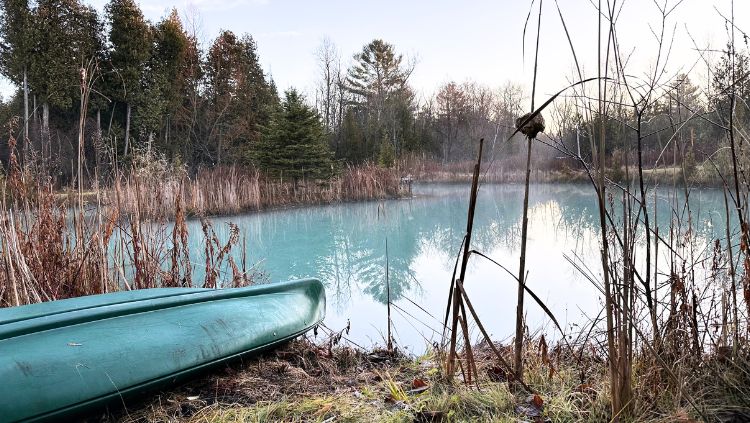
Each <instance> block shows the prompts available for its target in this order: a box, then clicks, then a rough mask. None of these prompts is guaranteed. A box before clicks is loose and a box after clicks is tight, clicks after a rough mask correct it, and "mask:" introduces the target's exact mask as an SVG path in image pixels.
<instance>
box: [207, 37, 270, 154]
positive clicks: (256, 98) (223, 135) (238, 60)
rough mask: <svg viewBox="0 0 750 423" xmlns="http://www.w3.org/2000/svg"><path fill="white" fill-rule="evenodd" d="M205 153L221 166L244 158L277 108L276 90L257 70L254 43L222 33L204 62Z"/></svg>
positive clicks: (250, 40) (247, 38)
mask: <svg viewBox="0 0 750 423" xmlns="http://www.w3.org/2000/svg"><path fill="white" fill-rule="evenodd" d="M206 80H207V90H206V97H207V102H208V107H207V113H206V119H207V122H208V123H209V124H210V127H211V130H210V131H209V133H208V140H207V142H208V146H207V147H208V148H207V153H208V156H209V158H210V160H211V162H213V163H215V164H221V163H222V162H226V161H228V160H227V157H228V158H229V160H231V161H235V160H237V159H238V158H242V157H247V155H248V152H249V151H250V150H252V149H253V148H254V146H255V145H257V144H258V143H259V141H260V137H261V125H263V124H265V123H266V122H268V121H269V119H270V115H271V113H272V112H273V110H274V109H276V108H277V107H278V98H277V97H276V95H275V88H274V87H272V86H271V85H270V84H269V83H268V82H267V81H266V78H265V75H264V74H263V70H262V69H261V67H260V63H259V61H258V55H257V46H256V44H255V40H254V39H253V38H252V37H251V36H249V35H244V36H242V37H239V38H238V37H237V36H236V35H235V34H234V33H233V32H231V31H224V32H222V33H221V34H220V35H219V36H218V37H217V38H216V39H215V40H214V42H213V44H212V45H211V47H210V48H209V51H208V59H207V62H206Z"/></svg>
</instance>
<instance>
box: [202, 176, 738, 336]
mask: <svg viewBox="0 0 750 423" xmlns="http://www.w3.org/2000/svg"><path fill="white" fill-rule="evenodd" d="M414 193H415V196H414V198H411V199H403V200H391V201H384V202H367V203H346V204H338V205H330V206H314V207H305V208H298V209H286V210H277V211H270V212H265V213H258V214H250V215H240V216H228V217H223V218H216V219H214V222H215V223H214V226H215V230H216V232H217V234H218V235H219V237H220V238H221V239H222V240H226V239H227V237H228V236H229V234H228V227H227V226H226V225H223V224H221V222H230V221H231V222H233V223H235V224H237V225H238V226H239V227H240V229H241V232H242V233H243V234H244V236H245V240H244V242H245V243H246V246H247V251H248V254H249V259H248V261H249V262H252V263H256V265H257V267H258V269H260V270H262V271H264V272H266V273H267V274H268V275H269V277H270V280H271V281H281V280H287V279H294V278H302V277H317V278H319V279H321V280H322V281H323V282H324V284H325V285H326V288H327V294H328V302H329V311H328V317H327V321H328V323H329V326H334V325H337V324H339V325H344V324H345V323H344V322H345V321H346V320H347V319H351V320H352V324H353V328H354V329H353V335H352V337H353V338H355V339H356V340H358V341H359V342H360V343H368V342H377V341H378V340H379V337H380V332H382V331H384V328H385V311H384V304H385V303H386V298H387V290H386V284H385V275H386V271H385V266H386V254H385V251H386V248H385V246H386V239H387V242H388V257H387V260H388V274H389V279H390V295H391V299H392V301H394V302H395V303H396V304H398V305H399V306H400V307H401V308H402V309H403V310H401V311H403V312H408V313H413V314H414V315H419V316H420V319H422V318H423V319H424V321H423V323H424V324H422V323H420V322H416V324H415V321H414V319H413V318H409V317H408V316H407V315H406V314H404V315H403V316H399V315H397V316H396V317H395V318H394V321H396V323H397V325H398V323H399V319H400V323H401V325H400V326H398V329H397V336H399V337H400V340H401V342H402V345H408V346H412V347H415V348H416V349H420V345H422V344H423V343H424V342H428V341H429V340H431V339H433V338H434V332H433V331H432V330H430V329H428V328H427V326H430V327H432V328H433V329H436V328H438V326H439V325H438V323H437V322H436V319H433V318H432V317H430V316H427V315H425V314H424V312H422V311H420V310H418V309H417V308H416V307H415V306H414V304H413V303H416V304H419V305H420V306H421V307H423V308H425V309H427V310H428V311H430V312H431V313H432V314H433V315H434V316H438V317H439V315H440V313H442V310H444V307H445V304H444V302H445V300H446V295H445V294H446V292H447V289H448V284H449V282H450V275H451V272H452V270H453V263H454V261H455V256H456V253H457V250H458V248H459V246H460V244H461V240H462V238H463V235H464V230H465V225H466V208H467V204H468V195H469V186H468V185H444V184H439V185H432V184H430V185H416V186H415V187H414ZM653 195H656V196H657V201H656V203H657V204H658V207H659V210H658V222H659V225H660V227H662V228H663V229H662V233H668V228H669V223H670V219H671V218H672V217H674V215H675V213H680V211H677V212H675V213H671V212H670V211H669V209H668V207H667V205H668V204H673V203H674V201H675V199H676V200H677V201H678V203H679V201H681V200H680V199H681V198H682V197H681V194H679V193H677V194H672V193H671V192H669V191H664V192H661V191H660V192H657V193H656V194H652V197H651V199H650V201H649V203H650V208H651V209H653V203H654V201H653ZM613 198H616V195H615V197H613ZM522 199H523V187H522V186H521V185H483V186H482V187H481V190H480V195H479V199H478V206H477V210H476V214H475V223H474V235H473V240H472V248H475V249H477V250H480V251H482V252H484V253H485V254H487V255H489V256H490V257H492V258H493V259H495V260H497V261H499V262H501V263H503V264H504V265H506V266H508V267H509V268H510V269H511V270H513V269H516V268H517V263H518V245H519V236H520V226H521V225H520V223H521V222H520V221H521V212H522V210H521V204H522ZM595 200H596V197H595V193H594V191H593V190H592V188H591V187H590V186H588V185H576V184H556V185H545V184H538V185H534V186H532V188H531V192H530V199H529V204H530V214H529V218H530V224H529V228H530V233H529V236H530V238H529V247H528V248H529V253H528V257H527V263H528V265H527V267H528V268H529V269H530V279H529V280H530V286H532V288H533V289H535V290H536V291H537V294H539V295H540V296H541V297H542V299H543V300H544V299H546V300H547V301H549V304H548V305H549V306H550V307H551V308H552V309H553V312H555V313H556V314H557V315H558V318H560V317H559V316H566V317H564V318H563V320H569V321H575V319H576V317H575V316H576V315H580V313H588V314H595V312H596V311H597V307H598V305H597V304H598V300H597V293H596V292H595V290H594V289H593V288H592V287H590V286H589V285H588V284H587V282H585V281H584V280H582V278H581V277H580V276H578V275H577V274H576V272H575V271H574V270H573V269H572V267H571V266H570V265H569V264H568V263H567V262H566V260H565V259H564V257H563V253H571V252H574V253H575V254H576V255H578V256H579V257H581V258H583V259H584V260H585V261H589V262H590V263H591V264H592V268H596V263H597V262H598V248H599V246H598V239H599V236H598V229H597V228H598V226H599V223H598V211H597V208H596V202H595ZM720 206H721V207H723V197H721V191H713V190H702V191H694V192H693V193H691V211H692V213H693V222H694V224H695V229H696V233H697V234H698V235H699V236H701V237H703V238H705V239H706V240H707V241H708V240H710V239H711V238H712V237H713V236H722V234H721V233H719V234H715V233H714V230H715V228H723V227H724V226H723V225H724V222H725V219H724V218H723V212H722V209H721V208H719V207H720ZM651 213H652V214H651V216H652V220H653V210H651ZM614 218H615V220H616V221H619V220H621V219H618V218H617V217H616V216H615V217H614ZM190 225H192V226H193V227H191V228H190V233H191V234H192V235H193V236H194V238H193V239H192V240H191V245H192V247H191V254H192V257H193V260H194V262H197V263H201V262H202V261H203V254H204V250H203V249H204V247H203V239H202V235H201V230H200V227H199V225H200V224H199V223H198V222H190ZM722 230H723V229H722ZM664 231H667V232H664ZM239 250H240V249H235V251H234V253H235V254H237V257H236V259H237V260H238V261H239V260H240V257H239V254H240V252H239ZM203 271H204V269H202V268H201V266H196V267H195V269H194V280H202V277H203V275H202V272H203ZM514 283H515V282H513V280H512V279H511V278H510V277H508V276H507V275H504V274H503V273H501V272H498V270H497V268H496V267H493V266H492V265H489V264H488V263H486V262H484V263H483V262H481V261H479V260H474V261H472V262H471V263H470V266H469V269H468V276H467V289H468V290H469V293H470V295H472V296H473V297H475V298H476V300H475V303H476V304H475V305H476V307H477V309H479V312H480V314H482V313H484V314H483V315H487V316H488V318H487V321H488V323H486V324H487V326H489V329H490V330H491V331H494V332H495V333H497V334H498V335H500V336H505V335H508V334H510V333H511V328H512V319H513V315H514V313H513V311H512V310H513V309H514V307H515V305H514V300H513V299H514V298H515V294H514V292H515V286H514V285H513V284H514ZM412 302H413V303H412ZM569 313H570V314H571V316H568V314H569ZM493 317H497V318H496V319H493ZM528 319H529V321H530V326H532V327H533V326H534V325H533V324H531V323H533V322H543V321H544V317H543V315H542V314H541V312H540V311H538V310H533V307H530V308H529V316H528ZM535 319H536V320H535ZM412 325H414V327H412Z"/></svg>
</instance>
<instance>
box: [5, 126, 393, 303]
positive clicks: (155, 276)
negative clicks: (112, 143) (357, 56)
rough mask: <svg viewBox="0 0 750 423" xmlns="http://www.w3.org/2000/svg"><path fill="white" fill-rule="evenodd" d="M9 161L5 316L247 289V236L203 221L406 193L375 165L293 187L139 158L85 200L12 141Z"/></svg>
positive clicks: (256, 176)
mask: <svg viewBox="0 0 750 423" xmlns="http://www.w3.org/2000/svg"><path fill="white" fill-rule="evenodd" d="M10 132H11V134H12V133H13V131H10ZM9 152H10V160H9V170H8V172H7V177H6V178H5V179H3V180H2V181H1V182H0V185H1V187H0V188H1V189H2V204H1V205H0V307H7V306H17V305H23V304H29V303H37V302H44V301H50V300H57V299H63V298H70V297H78V296H83V295H91V294H100V293H106V292H111V291H118V290H130V289H143V288H154V287H179V286H184V287H188V286H197V287H206V288H218V287H222V286H233V287H238V286H243V285H247V284H250V283H253V280H254V279H255V275H254V274H253V273H252V271H248V269H247V268H246V265H245V263H244V260H243V263H237V262H236V261H235V259H234V258H233V255H232V254H230V252H231V251H232V249H234V248H238V244H240V243H239V242H238V241H239V239H240V237H241V235H242V234H240V232H239V229H238V228H237V227H236V226H233V225H231V230H230V237H229V240H228V241H226V242H222V241H220V240H219V238H218V237H217V235H216V233H215V232H214V230H213V227H212V224H211V221H210V219H208V218H207V217H206V216H209V215H212V214H227V213H236V212H243V211H248V210H260V209H264V208H270V207H283V206H291V205H298V204H310V203H327V202H335V201H355V200H365V199H373V198H386V197H393V196H397V195H399V193H401V185H400V179H399V177H398V170H395V169H381V168H379V167H376V166H374V165H363V166H358V167H347V168H345V169H344V170H343V172H342V173H341V174H340V175H339V176H337V177H336V178H334V179H332V180H330V181H299V182H297V183H294V182H292V181H280V180H272V179H267V178H265V177H263V176H262V174H261V173H260V172H258V171H257V170H254V169H240V168H234V167H228V168H218V169H212V170H204V171H201V172H199V173H198V174H197V175H195V176H194V177H192V178H191V177H188V175H187V174H186V173H185V172H184V171H182V170H181V169H179V168H174V167H172V166H169V165H165V163H163V162H159V161H155V160H149V158H146V159H143V158H141V159H137V160H136V161H135V165H134V168H133V170H132V171H131V172H130V173H129V174H128V175H119V176H117V177H116V178H114V182H113V183H112V184H111V186H108V187H106V188H100V187H99V186H98V185H96V184H94V185H93V186H92V187H90V190H88V191H87V192H86V194H85V195H84V192H83V190H82V184H81V183H79V181H76V187H77V190H76V192H75V193H74V192H72V191H71V192H68V193H67V194H63V193H60V192H59V191H58V190H56V189H55V188H54V184H53V182H52V180H51V178H49V177H40V176H39V175H37V174H34V173H33V172H34V169H35V168H34V167H32V166H29V167H27V168H22V167H21V166H20V165H19V161H18V154H17V151H16V140H15V139H14V138H13V137H12V135H11V136H10V137H9ZM84 197H85V200H84ZM188 215H197V216H200V217H201V228H202V232H203V240H204V241H203V242H204V244H205V245H204V247H205V248H204V249H205V263H204V264H199V263H195V262H194V261H192V259H191V257H190V248H189V245H188V240H189V233H188V229H187V224H186V219H187V216H188ZM170 221H171V222H170ZM241 248H245V245H244V243H243V244H242V247H241ZM240 256H242V257H245V256H246V252H245V251H241V254H240ZM196 266H205V277H204V279H203V280H194V277H193V276H194V275H193V269H194V268H195V267H196Z"/></svg>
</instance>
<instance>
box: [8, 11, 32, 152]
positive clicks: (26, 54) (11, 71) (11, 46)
mask: <svg viewBox="0 0 750 423" xmlns="http://www.w3.org/2000/svg"><path fill="white" fill-rule="evenodd" d="M1 10H2V14H0V38H2V40H3V42H2V43H0V73H2V75H3V76H5V77H6V78H8V79H9V80H11V81H12V82H13V83H14V84H16V85H17V86H19V87H21V88H22V89H23V90H24V93H23V94H24V124H25V129H24V132H25V133H24V138H28V137H29V134H28V122H27V119H28V111H29V97H28V66H29V60H30V53H31V43H32V38H31V36H32V32H31V31H32V28H31V17H32V16H31V10H30V9H29V2H28V0H5V1H3V2H2V7H1ZM24 145H25V140H24Z"/></svg>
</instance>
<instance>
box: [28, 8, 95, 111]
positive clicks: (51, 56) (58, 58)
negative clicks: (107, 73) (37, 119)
mask: <svg viewBox="0 0 750 423" xmlns="http://www.w3.org/2000/svg"><path fill="white" fill-rule="evenodd" d="M31 22H32V24H31V30H30V33H31V46H32V47H31V52H32V54H31V57H30V59H29V61H30V63H29V69H28V70H29V84H30V86H31V89H32V90H33V91H34V92H36V93H38V94H40V95H41V96H42V100H43V101H45V102H47V103H49V104H50V105H52V106H55V107H59V108H62V109H69V108H72V107H74V105H76V103H77V99H78V98H79V97H80V89H79V86H80V78H81V74H80V69H81V68H82V67H85V66H86V64H87V63H88V62H89V61H90V60H96V59H98V58H99V56H100V53H101V51H102V49H103V45H104V41H103V40H102V23H101V22H100V20H99V17H98V15H97V13H96V11H95V10H94V9H93V8H92V7H90V6H84V5H82V4H81V3H80V2H78V1H76V0H64V1H59V0H41V1H39V2H37V5H36V8H35V10H34V13H33V15H32V18H31Z"/></svg>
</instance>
